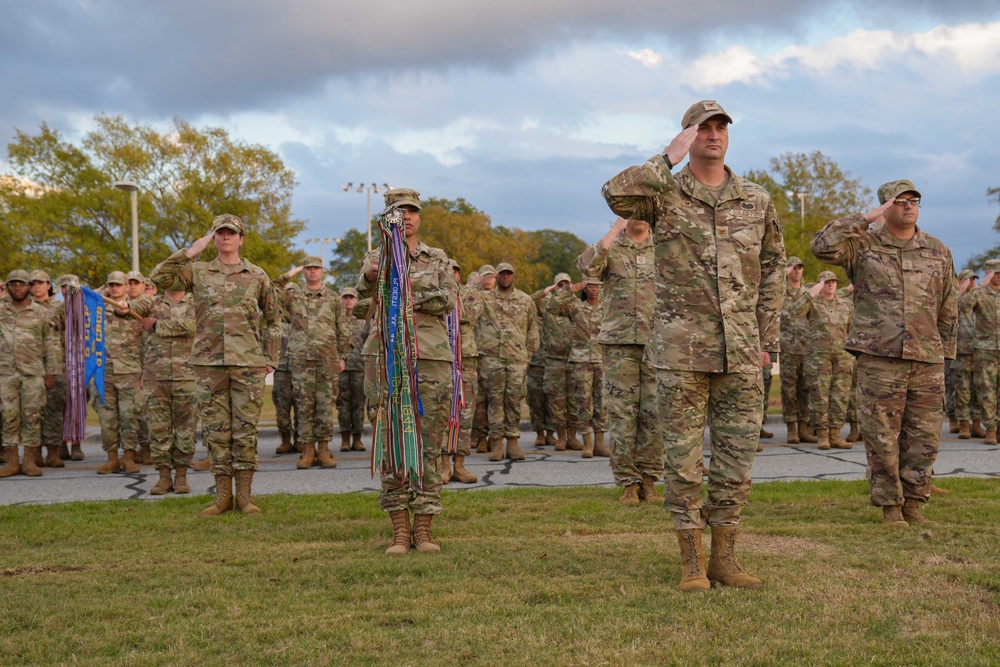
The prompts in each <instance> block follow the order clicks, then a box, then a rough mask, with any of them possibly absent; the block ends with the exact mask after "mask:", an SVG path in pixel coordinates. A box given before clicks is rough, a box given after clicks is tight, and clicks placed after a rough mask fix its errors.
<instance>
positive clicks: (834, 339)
mask: <svg viewBox="0 0 1000 667" xmlns="http://www.w3.org/2000/svg"><path fill="white" fill-rule="evenodd" d="M787 312H788V314H789V315H791V316H792V317H795V318H804V319H805V320H806V322H807V324H806V333H805V340H804V342H805V343H806V345H804V348H805V350H806V354H809V353H812V352H837V351H840V350H843V349H844V345H845V344H846V343H847V332H848V331H850V329H851V319H852V318H853V317H854V302H853V301H851V300H849V299H845V298H843V297H840V296H837V295H834V297H833V298H832V299H825V298H823V296H822V295H821V296H818V297H815V298H814V297H813V296H812V295H811V294H809V291H808V290H804V291H803V293H802V294H801V295H800V296H799V298H797V299H796V300H795V301H794V302H793V303H792V305H791V307H790V308H788V310H787Z"/></svg>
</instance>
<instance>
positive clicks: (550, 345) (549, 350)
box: [535, 290, 573, 361]
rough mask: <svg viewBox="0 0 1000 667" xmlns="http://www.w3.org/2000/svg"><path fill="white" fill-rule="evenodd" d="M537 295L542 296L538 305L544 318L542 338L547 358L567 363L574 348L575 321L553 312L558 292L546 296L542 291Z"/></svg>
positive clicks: (537, 301)
mask: <svg viewBox="0 0 1000 667" xmlns="http://www.w3.org/2000/svg"><path fill="white" fill-rule="evenodd" d="M535 294H541V295H542V296H540V297H539V298H538V299H537V300H536V303H538V304H539V305H538V310H539V312H540V313H541V316H542V330H543V331H544V333H543V334H542V336H541V338H544V339H545V358H546V359H557V360H559V361H566V360H567V359H569V353H570V350H571V349H572V347H573V342H572V336H573V320H572V319H570V317H569V316H568V315H562V314H560V313H557V312H554V311H553V310H552V303H553V301H554V300H555V298H556V297H557V296H558V295H559V292H558V291H556V290H553V291H552V292H549V293H548V294H545V293H544V290H542V291H541V292H535Z"/></svg>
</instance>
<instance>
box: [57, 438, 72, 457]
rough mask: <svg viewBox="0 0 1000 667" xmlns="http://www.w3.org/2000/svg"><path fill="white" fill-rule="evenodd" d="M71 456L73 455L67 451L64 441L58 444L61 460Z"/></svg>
mask: <svg viewBox="0 0 1000 667" xmlns="http://www.w3.org/2000/svg"><path fill="white" fill-rule="evenodd" d="M72 457H73V455H72V454H70V453H69V447H67V446H66V443H65V442H64V443H62V444H61V445H59V458H60V459H62V460H63V461H69V460H70V459H71V458H72Z"/></svg>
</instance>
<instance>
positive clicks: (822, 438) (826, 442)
mask: <svg viewBox="0 0 1000 667" xmlns="http://www.w3.org/2000/svg"><path fill="white" fill-rule="evenodd" d="M816 436H817V437H816V441H817V443H818V444H819V449H830V432H829V431H828V430H827V429H825V428H819V429H816Z"/></svg>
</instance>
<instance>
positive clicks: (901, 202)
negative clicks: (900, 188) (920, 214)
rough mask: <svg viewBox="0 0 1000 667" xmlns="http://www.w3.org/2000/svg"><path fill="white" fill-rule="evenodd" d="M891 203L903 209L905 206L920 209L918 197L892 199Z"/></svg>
mask: <svg viewBox="0 0 1000 667" xmlns="http://www.w3.org/2000/svg"><path fill="white" fill-rule="evenodd" d="M892 203H893V204H895V205H896V206H903V207H905V206H906V205H907V204H909V205H911V206H916V207H918V208H919V207H920V197H899V198H898V199H893V200H892Z"/></svg>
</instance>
